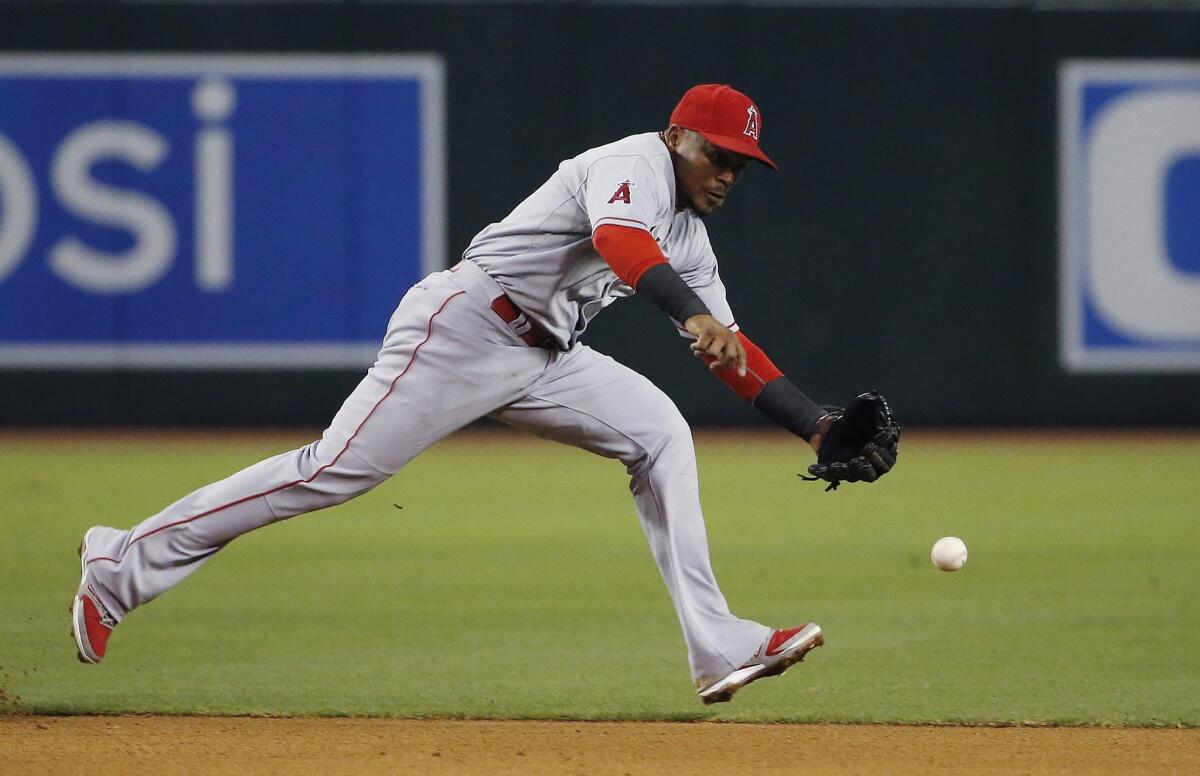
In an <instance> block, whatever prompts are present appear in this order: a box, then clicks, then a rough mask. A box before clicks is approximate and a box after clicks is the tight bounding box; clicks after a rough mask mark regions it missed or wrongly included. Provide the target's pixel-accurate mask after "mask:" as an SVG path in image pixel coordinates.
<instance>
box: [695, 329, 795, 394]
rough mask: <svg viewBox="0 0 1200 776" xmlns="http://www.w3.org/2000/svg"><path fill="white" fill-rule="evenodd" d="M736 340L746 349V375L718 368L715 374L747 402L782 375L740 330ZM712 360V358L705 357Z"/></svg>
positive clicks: (733, 370)
mask: <svg viewBox="0 0 1200 776" xmlns="http://www.w3.org/2000/svg"><path fill="white" fill-rule="evenodd" d="M737 338H738V341H739V342H741V343H742V347H743V348H745V349H746V376H745V377H739V376H738V373H737V370H736V369H718V370H717V371H716V372H714V373H713V374H715V375H716V376H717V377H719V378H720V379H721V381H722V382H723V383H725V384H726V385H728V386H729V387H730V388H732V389H733V392H734V393H736V394H737V395H738V396H741V397H742V398H743V399H745V400H746V401H748V402H753V401H754V397H755V396H758V393H759V391H761V390H762V389H763V388H765V387H766V385H767V383H769V382H771V381H772V380H777V379H779V378H780V377H783V372H781V371H779V367H777V366H775V364H774V363H773V362H772V361H771V359H769V358H767V354H766V353H764V352H763V351H762V348H760V347H759V346H758V345H755V344H754V343H753V342H751V341H750V338H749V337H747V336H746V335H745V334H743V333H742V332H740V331H739V332H738V333H737ZM705 360H707V361H712V359H705Z"/></svg>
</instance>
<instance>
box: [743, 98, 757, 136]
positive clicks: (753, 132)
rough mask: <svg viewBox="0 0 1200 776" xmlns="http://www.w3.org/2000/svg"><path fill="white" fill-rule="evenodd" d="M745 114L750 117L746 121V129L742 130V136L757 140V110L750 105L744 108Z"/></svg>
mask: <svg viewBox="0 0 1200 776" xmlns="http://www.w3.org/2000/svg"><path fill="white" fill-rule="evenodd" d="M746 113H748V114H750V117H749V118H747V119H746V128H745V129H743V130H742V134H743V135H749V136H750V137H752V138H754V139H755V140H758V108H756V107H754V106H753V105H751V106H749V107H747V108H746Z"/></svg>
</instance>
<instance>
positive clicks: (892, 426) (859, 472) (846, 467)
mask: <svg viewBox="0 0 1200 776" xmlns="http://www.w3.org/2000/svg"><path fill="white" fill-rule="evenodd" d="M829 409H830V410H832V414H833V422H832V423H831V424H830V426H829V429H828V430H827V431H826V432H825V436H824V438H822V439H821V449H820V451H819V452H818V453H817V462H816V463H814V464H813V465H812V466H810V467H808V473H809V474H811V475H812V476H811V477H805V476H804V475H800V478H801V479H805V480H810V481H811V480H825V481H826V482H828V483H829V487H827V488H825V491H826V492H829V491H831V490H837V486H838V485H841V484H842V483H843V482H860V481H861V482H874V481H875V480H877V479H879V478H880V477H882V476H883V475H885V474H887V473H888V472H889V471H891V468H892V467H893V466H895V465H896V455H897V454H898V453H899V450H900V424H899V423H897V422H896V419H895V418H894V417H893V416H892V408H891V407H889V406H888V403H887V399H885V398H883V396H882V395H881V394H880V393H879V392H878V391H868V392H867V393H862V394H859V395H858V397H857V398H855V399H854V400H853V401H852V402H850V404H849V405H847V407H846V408H845V409H842V408H840V407H830V408H829Z"/></svg>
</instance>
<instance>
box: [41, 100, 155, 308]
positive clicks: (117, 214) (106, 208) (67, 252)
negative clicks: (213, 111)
mask: <svg viewBox="0 0 1200 776" xmlns="http://www.w3.org/2000/svg"><path fill="white" fill-rule="evenodd" d="M168 150H169V148H168V145H167V141H166V140H165V139H164V138H163V137H162V135H160V134H158V133H157V132H155V131H154V130H152V129H149V128H147V127H145V126H143V125H141V124H135V123H132V122H125V121H96V122H92V123H91V124H85V125H84V126H82V127H80V128H79V129H77V130H75V131H74V132H72V133H71V134H70V135H68V136H67V139H66V140H64V141H63V143H62V146H60V147H59V149H58V153H56V154H55V155H54V163H53V166H52V170H51V180H52V182H53V185H54V191H55V192H56V193H57V195H58V198H59V199H60V200H61V201H62V203H63V205H64V206H65V207H67V208H68V209H69V210H70V211H71V212H73V213H75V214H76V215H79V216H81V217H84V218H87V219H89V220H91V221H94V222H96V223H99V224H104V225H106V226H115V227H119V228H122V229H127V230H128V231H130V232H132V233H133V235H134V245H133V247H132V248H131V249H130V250H129V251H127V252H126V253H124V254H110V253H102V252H100V251H95V250H92V249H91V248H89V247H87V246H86V245H84V244H83V243H82V242H81V241H79V240H78V239H76V238H74V237H68V238H65V239H63V240H60V241H59V242H58V243H57V244H56V245H55V246H54V247H53V248H52V249H51V250H50V258H49V264H50V268H51V269H53V270H54V272H55V273H57V274H58V275H59V276H60V277H61V278H62V279H63V280H66V281H67V282H69V283H72V284H74V285H76V286H78V287H79V288H82V289H84V290H86V291H92V292H95V293H98V294H128V293H132V292H135V291H140V290H141V289H143V288H146V287H147V286H149V285H151V284H153V283H154V282H155V281H157V280H158V279H159V278H161V277H162V276H163V274H164V273H166V271H167V270H168V269H169V268H170V266H171V260H172V259H173V258H174V256H175V223H174V221H172V220H171V214H170V213H168V212H167V210H166V208H164V207H163V206H162V205H161V204H159V202H158V201H157V200H154V199H151V198H150V197H147V196H145V195H144V194H138V193H136V192H133V191H128V190H126V189H118V188H114V187H112V186H107V185H105V184H103V183H100V182H99V181H97V180H95V179H94V178H92V177H91V175H90V171H91V167H92V165H94V164H96V163H97V162H99V161H101V160H104V159H114V158H115V159H120V160H121V161H124V162H128V163H129V164H131V165H133V166H134V167H136V168H137V169H139V170H141V171H143V172H149V171H150V170H153V169H154V168H155V167H157V166H158V165H159V164H161V163H162V160H163V159H164V158H166V155H167V152H168Z"/></svg>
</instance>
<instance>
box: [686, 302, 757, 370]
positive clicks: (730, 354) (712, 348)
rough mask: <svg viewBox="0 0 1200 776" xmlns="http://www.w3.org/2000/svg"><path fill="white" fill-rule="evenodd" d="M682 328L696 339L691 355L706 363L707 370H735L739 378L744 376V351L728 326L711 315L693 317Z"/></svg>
mask: <svg viewBox="0 0 1200 776" xmlns="http://www.w3.org/2000/svg"><path fill="white" fill-rule="evenodd" d="M683 328H685V329H687V330H688V333H690V334H691V335H692V336H693V337H695V338H696V341H695V342H693V343H692V353H694V354H696V355H697V356H699V357H700V358H703V359H704V360H705V361H708V368H709V369H712V370H714V371H715V370H717V369H737V373H738V376H739V377H745V376H746V349H745V348H743V347H742V343H741V342H739V341H738V338H737V335H736V334H734V333H733V332H732V331H730V330H729V327H728V326H724V325H722V324H721V322H720V321H718V320H717V319H716V318H714V317H712V316H711V315H693V316H692V317H691V318H688V319H687V320H686V321H684V322H683Z"/></svg>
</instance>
